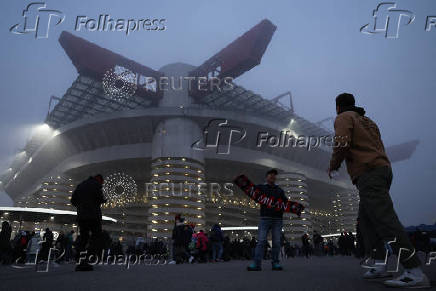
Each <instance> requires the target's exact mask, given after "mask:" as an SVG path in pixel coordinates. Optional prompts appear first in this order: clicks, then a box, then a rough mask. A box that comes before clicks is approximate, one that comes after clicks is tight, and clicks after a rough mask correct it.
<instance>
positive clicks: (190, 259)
mask: <svg viewBox="0 0 436 291" xmlns="http://www.w3.org/2000/svg"><path fill="white" fill-rule="evenodd" d="M193 260H194V257H193V256H190V257H189V263H190V264H192V261H193Z"/></svg>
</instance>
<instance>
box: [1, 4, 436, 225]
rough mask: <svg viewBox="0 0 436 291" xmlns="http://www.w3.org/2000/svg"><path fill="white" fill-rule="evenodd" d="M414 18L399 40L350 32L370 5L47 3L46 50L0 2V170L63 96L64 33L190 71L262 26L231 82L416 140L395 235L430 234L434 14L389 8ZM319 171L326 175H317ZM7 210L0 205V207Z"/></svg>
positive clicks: (399, 176)
mask: <svg viewBox="0 0 436 291" xmlns="http://www.w3.org/2000/svg"><path fill="white" fill-rule="evenodd" d="M395 2H396V3H397V7H398V9H407V10H411V11H413V12H414V13H415V15H416V19H415V21H414V22H413V23H412V24H410V25H408V26H405V25H402V26H401V27H400V37H399V38H398V39H386V38H384V37H383V35H366V34H362V33H360V32H359V29H360V27H361V26H362V25H364V24H366V23H369V22H371V21H372V10H373V9H375V8H376V6H377V4H378V3H380V2H379V1H373V0H334V1H323V0H312V1H304V0H301V1H300V0H299V1H295V0H292V1H235V0H233V1H189V0H188V1H162V0H160V1H141V0H138V1H127V0H125V1H103V0H101V1H46V3H47V7H48V8H50V9H57V10H61V11H62V12H63V13H64V14H65V15H66V19H65V21H64V23H62V24H60V25H58V26H56V27H51V30H50V35H49V38H48V39H42V40H35V39H34V38H33V36H32V35H15V34H12V33H10V32H9V27H11V26H12V25H13V24H15V23H18V22H21V21H22V17H21V13H22V10H23V9H24V7H25V6H26V5H27V4H29V3H30V1H11V0H5V1H3V7H2V10H1V12H0V13H1V17H0V27H1V30H0V37H1V40H2V46H1V47H0V55H1V57H0V58H1V64H2V71H1V73H0V77H1V78H0V80H1V81H0V86H1V87H0V91H1V99H0V100H1V101H0V102H1V103H0V110H1V111H0V120H1V122H0V133H1V134H2V136H3V137H4V139H3V142H2V143H1V144H0V171H3V170H5V169H6V168H7V167H8V164H9V162H10V160H11V159H12V157H13V156H14V155H15V154H16V153H17V152H19V150H20V148H22V147H23V146H24V144H25V141H26V139H27V138H28V137H29V133H30V130H29V128H30V127H31V126H32V125H35V124H38V123H42V122H43V120H44V118H45V115H46V114H47V109H48V100H49V97H50V95H56V96H62V95H63V94H64V92H65V91H66V89H67V88H69V86H70V85H71V83H72V82H73V80H74V79H75V77H76V76H77V73H76V71H75V68H74V66H73V65H72V64H71V61H70V60H69V59H68V57H67V56H66V55H65V53H64V51H63V49H62V48H61V47H60V45H59V43H58V41H57V39H58V37H59V34H60V33H61V31H62V30H67V31H70V32H73V33H74V34H75V35H77V36H80V37H84V38H86V39H88V40H90V41H92V42H95V43H96V44H98V45H99V46H102V47H106V48H108V49H110V50H112V51H115V52H117V53H120V54H122V55H124V56H126V57H128V58H130V59H133V60H136V61H138V62H139V63H142V64H144V65H147V66H149V67H151V68H153V69H159V68H160V67H161V66H163V65H165V64H168V63H172V62H185V63H189V64H192V65H199V64H201V63H202V62H203V61H204V60H206V59H207V58H209V57H210V56H212V55H213V54H214V53H216V52H217V51H218V50H220V49H221V48H223V47H224V46H226V45H227V44H228V43H230V42H231V41H233V40H234V39H235V38H236V37H238V36H240V35H241V34H242V33H243V32H245V31H247V30H248V29H249V28H251V27H252V26H253V25H255V24H257V23H258V22H259V21H260V20H262V19H264V18H268V19H270V20H271V21H272V22H273V23H274V24H275V25H277V27H278V29H277V31H276V32H275V34H274V36H273V39H272V41H271V43H270V45H269V47H268V49H267V51H266V53H265V55H264V57H263V60H262V63H261V65H259V66H258V67H256V68H254V69H253V70H251V71H249V72H247V73H246V74H244V75H243V76H242V77H240V78H238V79H237V80H236V82H237V83H238V84H240V85H242V86H244V87H246V88H248V89H251V90H253V91H254V92H257V93H260V94H261V95H262V96H264V97H265V98H272V97H274V96H276V95H278V94H280V93H283V92H285V91H288V90H291V91H292V93H293V95H294V105H295V109H296V112H297V113H298V114H299V115H301V116H303V117H305V118H307V119H309V120H311V121H319V120H321V119H323V118H325V117H329V116H334V114H335V112H334V98H335V96H336V95H337V94H338V93H341V92H343V91H346V92H350V93H353V94H354V95H355V96H356V98H357V102H358V103H359V105H361V106H363V107H365V108H366V111H367V115H368V116H369V117H371V118H372V119H374V120H375V121H376V122H377V123H378V124H379V127H380V129H381V132H382V135H383V140H384V142H385V144H386V145H387V146H388V145H392V144H397V143H401V142H404V141H407V140H410V139H415V138H418V139H420V141H421V144H420V145H419V146H418V149H417V151H416V153H415V154H414V156H413V158H412V159H410V160H408V161H403V162H400V163H396V164H394V182H393V186H392V191H391V194H392V197H393V200H394V203H395V206H396V208H397V210H398V213H399V216H400V218H401V220H402V221H403V223H404V224H406V225H410V224H419V223H435V222H436V214H435V213H436V211H435V210H436V202H435V199H434V194H435V190H434V185H433V183H432V182H433V181H434V179H435V178H436V155H435V154H434V152H433V146H434V144H435V142H436V133H435V132H436V131H435V126H434V121H433V116H434V108H435V105H436V98H435V92H436V74H435V69H436V28H433V30H432V31H429V32H426V31H425V21H426V17H427V16H429V15H436V1H434V0H420V1H416V0H401V1H395ZM99 14H110V15H111V17H113V18H127V19H128V18H146V17H153V18H166V19H167V21H166V25H167V30H166V31H160V32H156V31H154V32H153V31H148V32H147V31H139V32H133V33H132V34H131V35H129V36H126V35H125V34H123V33H122V32H86V31H80V32H74V31H73V30H74V23H75V19H76V16H78V15H86V16H88V17H92V18H98V15H99ZM326 168H327V165H326ZM7 203H9V202H8V199H7V198H5V197H0V205H2V204H7Z"/></svg>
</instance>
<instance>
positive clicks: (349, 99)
mask: <svg viewBox="0 0 436 291" xmlns="http://www.w3.org/2000/svg"><path fill="white" fill-rule="evenodd" d="M355 103H356V101H355V100H354V96H353V94H350V93H342V94H339V95H338V96H337V97H336V106H339V107H345V106H354V104H355Z"/></svg>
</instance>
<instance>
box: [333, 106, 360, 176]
mask: <svg viewBox="0 0 436 291" xmlns="http://www.w3.org/2000/svg"><path fill="white" fill-rule="evenodd" d="M353 127H354V125H353V119H352V117H351V116H349V115H346V114H340V115H338V116H337V117H336V120H335V145H334V146H333V153H332V157H331V159H330V167H329V176H330V173H331V172H332V171H336V170H338V169H339V168H340V167H341V164H342V162H343V161H344V159H345V157H346V156H347V154H348V152H349V151H350V143H351V136H352V133H353Z"/></svg>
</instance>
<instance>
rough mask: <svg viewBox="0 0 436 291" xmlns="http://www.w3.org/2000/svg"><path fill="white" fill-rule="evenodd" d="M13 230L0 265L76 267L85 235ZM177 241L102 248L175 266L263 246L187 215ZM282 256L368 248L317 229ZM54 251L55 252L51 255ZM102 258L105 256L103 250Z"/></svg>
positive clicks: (1, 239) (422, 239) (0, 249)
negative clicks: (200, 226)
mask: <svg viewBox="0 0 436 291" xmlns="http://www.w3.org/2000/svg"><path fill="white" fill-rule="evenodd" d="M11 234H12V228H11V226H10V224H9V223H8V222H7V221H4V222H3V223H2V229H1V232H0V262H1V263H3V264H13V263H14V264H26V263H27V264H34V263H35V262H46V261H47V260H48V256H49V254H51V261H52V262H55V263H58V264H62V263H76V262H77V260H78V254H77V250H78V248H79V241H80V236H77V235H76V233H75V232H74V231H73V230H71V231H68V232H63V231H60V232H59V233H58V234H57V237H56V239H55V236H54V233H53V232H52V231H51V230H50V229H49V228H46V229H45V231H43V232H37V231H24V230H23V231H18V232H17V233H16V235H15V236H14V237H13V238H11ZM410 239H411V241H412V243H413V244H414V246H415V248H416V249H417V250H418V251H423V252H425V253H429V252H430V251H435V246H432V245H431V241H430V235H429V234H428V233H426V232H422V231H414V232H411V233H410ZM171 241H172V243H170V244H169V243H168V242H167V241H163V240H158V239H153V240H149V241H146V240H144V239H143V238H137V239H136V240H131V241H128V242H121V241H120V240H119V239H112V238H111V237H110V235H109V234H108V233H107V232H105V231H102V239H100V244H101V246H100V249H101V250H103V253H104V254H105V256H108V255H115V256H117V255H125V254H127V255H129V254H137V255H141V254H147V255H160V256H162V257H163V258H165V259H166V261H167V262H168V263H169V264H182V263H206V262H223V261H230V260H252V259H253V257H254V252H255V248H256V245H257V242H258V241H257V240H256V237H254V236H253V237H249V236H246V237H244V238H234V239H230V237H229V236H226V235H224V233H223V231H222V230H221V228H220V226H219V225H218V224H215V225H214V226H213V227H212V228H211V229H210V230H209V231H207V232H204V230H201V229H200V230H199V231H196V230H195V225H193V224H186V223H185V222H184V219H183V218H182V217H181V216H177V217H176V223H175V226H174V229H173V236H172V240H171ZM280 241H281V243H280V244H281V248H280V257H281V258H282V259H289V258H294V257H301V256H302V257H307V258H309V257H311V256H336V255H341V256H351V255H354V256H356V257H359V258H361V257H363V250H362V246H361V245H360V244H359V241H358V239H356V237H355V235H353V234H352V233H350V232H348V233H347V232H344V233H341V235H340V236H339V237H338V238H335V239H332V238H330V239H325V238H323V237H322V236H321V235H320V234H319V233H318V232H317V231H314V233H313V235H312V237H310V236H309V235H308V234H305V235H303V236H302V237H301V242H300V243H295V242H292V243H291V242H290V241H289V240H288V239H286V237H285V235H284V234H283V233H282V236H281V240H280ZM50 249H52V252H51V253H50ZM100 254H101V252H100ZM263 259H265V260H268V259H271V245H270V244H269V243H268V242H267V244H266V248H265V250H264V254H263Z"/></svg>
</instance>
